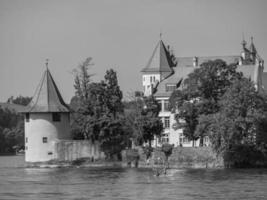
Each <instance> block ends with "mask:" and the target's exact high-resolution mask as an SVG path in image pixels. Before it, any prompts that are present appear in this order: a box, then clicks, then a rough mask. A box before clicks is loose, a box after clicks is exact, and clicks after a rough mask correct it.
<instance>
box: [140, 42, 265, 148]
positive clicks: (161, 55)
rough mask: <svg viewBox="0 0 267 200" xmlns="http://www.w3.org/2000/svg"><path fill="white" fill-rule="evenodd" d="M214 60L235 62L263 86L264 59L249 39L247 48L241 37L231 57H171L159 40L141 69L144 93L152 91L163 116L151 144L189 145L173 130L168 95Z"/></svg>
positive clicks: (173, 123) (180, 131)
mask: <svg viewBox="0 0 267 200" xmlns="http://www.w3.org/2000/svg"><path fill="white" fill-rule="evenodd" d="M216 59H221V60H224V61H225V62H226V63H227V64H231V63H236V64H238V67H237V70H238V71H241V72H243V74H244V76H245V77H248V78H250V79H251V80H252V81H254V83H255V87H256V88H257V89H262V88H263V86H262V74H263V68H264V61H263V60H262V59H261V58H260V56H259V55H258V53H257V50H256V48H255V46H254V43H253V39H252V38H251V44H250V47H249V49H247V48H246V41H244V40H243V41H242V50H241V54H240V55H233V56H207V57H196V56H193V57H174V55H173V54H172V52H171V51H170V50H169V47H168V48H166V47H165V45H164V43H163V41H162V40H160V41H159V42H158V44H157V45H156V47H155V49H154V51H153V53H152V56H151V58H150V59H149V61H148V63H147V65H146V67H145V68H144V69H143V70H142V83H143V92H144V95H145V96H149V95H151V94H153V95H154V97H155V98H156V99H157V101H158V102H159V103H160V104H161V112H160V113H159V117H160V118H161V119H162V122H163V125H164V131H163V133H162V137H161V138H160V139H156V140H154V145H161V143H163V142H167V143H170V144H174V145H175V146H179V145H181V146H192V141H189V140H188V139H187V138H186V137H185V136H184V135H183V130H182V129H178V130H175V129H174V127H175V125H176V121H175V119H174V114H173V113H171V112H170V111H169V109H168V105H169V97H170V95H171V94H172V92H173V91H174V90H175V89H180V88H182V86H183V80H184V79H186V78H187V75H188V74H190V73H191V72H193V70H194V69H195V68H196V67H198V66H200V65H201V64H202V63H203V62H206V61H208V60H216ZM178 85H179V87H178V88H177V86H178ZM203 142H204V145H208V143H209V140H208V138H207V137H206V138H204V141H203ZM195 146H199V141H195Z"/></svg>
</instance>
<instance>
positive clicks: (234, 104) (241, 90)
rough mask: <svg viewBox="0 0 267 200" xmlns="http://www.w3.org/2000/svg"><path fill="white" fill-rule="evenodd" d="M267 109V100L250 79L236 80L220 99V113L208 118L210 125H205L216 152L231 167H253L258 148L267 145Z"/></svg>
mask: <svg viewBox="0 0 267 200" xmlns="http://www.w3.org/2000/svg"><path fill="white" fill-rule="evenodd" d="M266 109H267V104H266V99H265V98H264V97H263V96H262V95H261V94H260V93H259V92H257V91H256V89H255V87H254V84H253V83H252V82H251V81H250V80H248V79H246V78H243V79H241V80H236V81H234V82H233V85H232V86H230V88H229V89H228V90H227V91H226V93H225V94H224V95H223V97H222V98H221V100H220V110H219V112H218V113H215V114H211V115H208V116H207V117H206V119H205V122H208V124H207V123H203V124H206V127H207V132H208V133H209V137H210V140H211V143H212V147H213V149H214V150H215V151H216V152H217V153H219V154H222V155H223V156H224V157H225V161H226V162H229V161H231V163H232V164H231V165H234V166H241V165H250V164H251V163H249V162H248V160H253V159H254V158H253V157H255V156H254V153H256V152H258V151H259V148H258V147H259V146H260V145H266V144H267V140H266V136H265V137H264V135H265V134H266V131H267V126H266ZM251 151H252V152H251ZM246 152H251V154H248V153H246ZM253 152H254V153H253ZM259 152H260V151H259ZM252 155H253V156H252ZM229 159H230V160H229Z"/></svg>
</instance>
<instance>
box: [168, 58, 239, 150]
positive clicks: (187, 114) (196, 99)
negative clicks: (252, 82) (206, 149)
mask: <svg viewBox="0 0 267 200" xmlns="http://www.w3.org/2000/svg"><path fill="white" fill-rule="evenodd" d="M241 77H242V73H239V72H237V71H236V65H234V64H231V65H227V64H226V63H225V62H224V61H222V60H214V61H208V62H205V63H203V64H201V66H200V67H199V68H196V69H195V70H194V71H193V72H192V73H190V74H189V75H188V78H187V79H185V81H184V88H183V89H182V90H176V91H174V93H173V94H172V95H171V97H170V105H171V108H172V111H173V112H175V111H177V110H178V113H177V114H176V117H175V118H176V121H177V123H178V125H179V126H178V127H180V128H183V129H184V134H185V136H187V137H188V138H189V139H190V140H193V146H194V140H196V139H198V138H203V136H204V135H203V134H200V133H202V132H196V130H197V126H198V124H199V121H198V120H199V117H200V116H201V115H208V114H212V113H216V112H218V110H219V105H218V102H219V100H220V98H221V97H222V95H223V94H224V93H225V91H226V90H227V88H228V87H229V86H230V85H231V84H232V82H233V80H235V79H240V78H241ZM201 141H202V140H201Z"/></svg>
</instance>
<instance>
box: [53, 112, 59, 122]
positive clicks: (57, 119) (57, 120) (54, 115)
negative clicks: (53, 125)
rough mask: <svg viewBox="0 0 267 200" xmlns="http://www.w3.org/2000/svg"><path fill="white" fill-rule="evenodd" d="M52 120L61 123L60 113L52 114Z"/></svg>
mask: <svg viewBox="0 0 267 200" xmlns="http://www.w3.org/2000/svg"><path fill="white" fill-rule="evenodd" d="M52 118H53V121H54V122H60V113H52Z"/></svg>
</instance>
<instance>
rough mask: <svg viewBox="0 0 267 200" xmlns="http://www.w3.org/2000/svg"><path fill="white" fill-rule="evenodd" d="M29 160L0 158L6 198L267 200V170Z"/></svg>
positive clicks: (1, 192)
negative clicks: (60, 164) (57, 164)
mask: <svg viewBox="0 0 267 200" xmlns="http://www.w3.org/2000/svg"><path fill="white" fill-rule="evenodd" d="M23 159H24V157H23V156H13V157H12V156H3V157H0V199H5V200H8V199H12V200H14V199H27V200H28V199H33V200H39V199H42V200H43V199H49V200H50V199H64V200H65V199H96V200H98V199H99V200H100V199H101V200H102V199H108V200H110V199H114V200H115V199H116V200H126V199H131V200H132V199H140V200H142V199H144V200H149V199H160V200H161V199H175V200H177V199H183V200H191V199H212V200H214V199H267V169H245V170H240V169H239V170H223V169H212V170H211V169H208V170H206V169H188V170H171V171H169V174H168V175H167V176H162V177H155V176H154V175H153V172H152V171H151V170H149V169H110V168H109V169H108V168H61V169H47V168H46V169H37V168H35V169H34V168H25V166H24V162H23Z"/></svg>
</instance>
